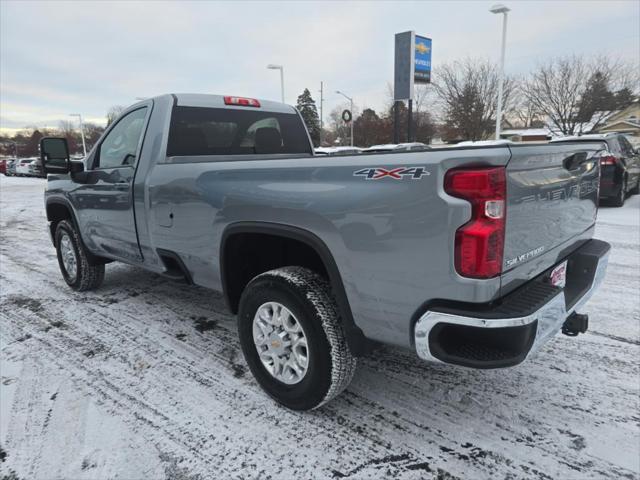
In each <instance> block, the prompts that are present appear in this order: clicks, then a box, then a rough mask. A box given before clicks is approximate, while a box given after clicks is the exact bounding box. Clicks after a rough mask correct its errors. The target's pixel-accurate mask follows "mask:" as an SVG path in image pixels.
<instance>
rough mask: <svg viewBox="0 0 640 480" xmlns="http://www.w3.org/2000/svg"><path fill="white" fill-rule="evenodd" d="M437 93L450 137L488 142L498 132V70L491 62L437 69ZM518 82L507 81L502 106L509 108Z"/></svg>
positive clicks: (466, 62)
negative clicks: (493, 132) (496, 120)
mask: <svg viewBox="0 0 640 480" xmlns="http://www.w3.org/2000/svg"><path fill="white" fill-rule="evenodd" d="M436 78H437V82H436V83H434V87H435V90H436V92H437V94H438V96H439V98H440V100H441V101H442V104H443V107H444V120H445V126H446V131H447V132H448V136H454V137H457V138H456V139H460V140H481V139H485V138H488V137H489V136H490V135H491V132H492V131H494V128H495V115H496V106H497V98H498V68H497V67H496V65H494V64H493V63H491V62H490V61H488V60H477V59H465V60H463V61H457V62H453V63H449V64H445V65H443V66H441V67H440V68H439V69H438V72H437V77H436ZM515 86H516V81H515V79H514V78H512V77H506V78H505V80H504V89H503V97H502V104H503V106H504V110H505V111H507V110H509V108H510V105H511V100H512V96H513V95H512V94H513V91H514V88H515Z"/></svg>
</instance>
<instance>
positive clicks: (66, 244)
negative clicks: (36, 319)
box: [55, 220, 104, 291]
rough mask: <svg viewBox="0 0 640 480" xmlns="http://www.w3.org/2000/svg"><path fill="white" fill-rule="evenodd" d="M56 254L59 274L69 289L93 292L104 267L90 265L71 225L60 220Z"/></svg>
mask: <svg viewBox="0 0 640 480" xmlns="http://www.w3.org/2000/svg"><path fill="white" fill-rule="evenodd" d="M55 240H56V252H57V255H58V265H59V266H60V272H61V273H62V276H63V278H64V281H65V282H67V285H69V286H70V287H71V288H73V289H74V290H77V291H85V290H94V289H96V288H98V287H99V286H100V285H101V284H102V281H103V280H104V265H90V264H89V260H88V256H87V252H86V250H85V248H84V245H83V244H82V241H81V239H80V235H79V234H78V232H77V230H76V229H75V227H74V225H73V223H71V221H69V220H61V221H60V222H59V223H58V225H57V226H56V235H55Z"/></svg>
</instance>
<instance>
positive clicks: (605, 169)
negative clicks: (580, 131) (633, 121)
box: [552, 133, 640, 207]
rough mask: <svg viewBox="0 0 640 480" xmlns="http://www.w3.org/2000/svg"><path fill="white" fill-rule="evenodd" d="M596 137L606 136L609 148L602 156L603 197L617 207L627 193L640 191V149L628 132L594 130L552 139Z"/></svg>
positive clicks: (601, 190)
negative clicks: (626, 134) (589, 132)
mask: <svg viewBox="0 0 640 480" xmlns="http://www.w3.org/2000/svg"><path fill="white" fill-rule="evenodd" d="M593 140H604V141H605V142H606V143H607V150H608V151H607V152H606V153H604V154H603V155H602V156H601V157H600V200H606V201H610V202H611V203H612V204H613V205H614V206H615V207H621V206H622V205H624V201H625V199H626V198H627V195H629V194H631V195H635V194H637V193H640V152H638V150H637V149H635V148H633V146H632V145H631V143H630V142H629V140H627V137H626V136H625V135H624V134H622V133H605V134H602V135H600V134H598V135H591V134H590V135H582V136H579V137H563V138H559V139H557V140H552V142H553V143H557V142H579V141H585V142H593Z"/></svg>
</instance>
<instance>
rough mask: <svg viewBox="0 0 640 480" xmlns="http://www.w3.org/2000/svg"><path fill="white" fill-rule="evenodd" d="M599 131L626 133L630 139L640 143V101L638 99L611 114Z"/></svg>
mask: <svg viewBox="0 0 640 480" xmlns="http://www.w3.org/2000/svg"><path fill="white" fill-rule="evenodd" d="M597 132H598V133H610V132H618V133H625V134H626V135H627V138H629V140H630V141H632V142H633V143H640V101H638V100H636V101H635V102H633V103H632V104H631V105H629V106H628V107H627V108H625V109H623V110H620V111H618V112H615V113H613V114H611V116H609V118H607V121H606V122H605V123H604V125H602V126H600V127H598V128H597Z"/></svg>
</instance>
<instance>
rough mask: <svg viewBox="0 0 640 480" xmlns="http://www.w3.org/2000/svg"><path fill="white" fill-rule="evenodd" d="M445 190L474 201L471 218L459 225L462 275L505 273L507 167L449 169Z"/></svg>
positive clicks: (457, 263) (458, 256) (458, 253)
mask: <svg viewBox="0 0 640 480" xmlns="http://www.w3.org/2000/svg"><path fill="white" fill-rule="evenodd" d="M444 189H445V191H446V192H447V193H448V194H449V195H451V196H453V197H458V198H462V199H464V200H467V201H468V202H469V203H471V220H469V221H468V222H467V223H465V224H464V225H463V226H461V227H460V228H458V230H457V231H456V239H455V266H456V270H457V272H458V273H459V274H460V275H462V276H463V277H471V278H491V277H495V276H496V275H499V274H500V273H501V272H502V256H503V252H504V229H505V210H506V205H505V199H506V191H507V182H506V178H505V169H504V167H496V168H461V169H454V170H450V171H449V172H447V174H446V176H445V179H444Z"/></svg>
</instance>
